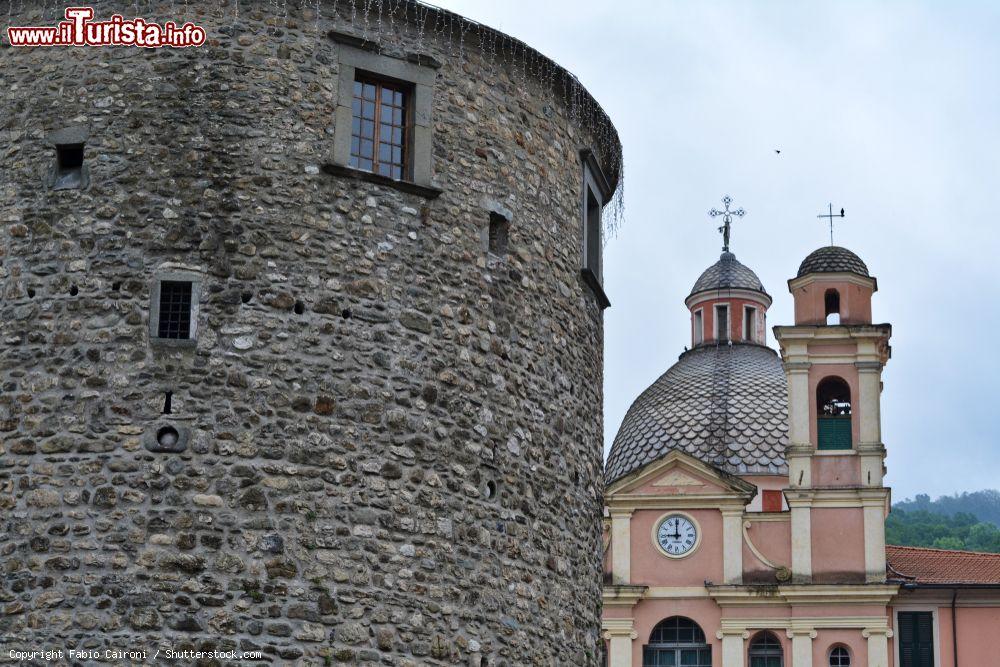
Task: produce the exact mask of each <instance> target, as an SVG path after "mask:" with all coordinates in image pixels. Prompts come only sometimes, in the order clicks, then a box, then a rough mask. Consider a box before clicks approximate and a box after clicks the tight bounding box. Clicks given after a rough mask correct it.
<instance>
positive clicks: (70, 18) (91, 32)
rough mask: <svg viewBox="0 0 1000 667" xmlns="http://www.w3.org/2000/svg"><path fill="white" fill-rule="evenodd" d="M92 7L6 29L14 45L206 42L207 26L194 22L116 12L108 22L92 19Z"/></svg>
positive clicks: (148, 46)
mask: <svg viewBox="0 0 1000 667" xmlns="http://www.w3.org/2000/svg"><path fill="white" fill-rule="evenodd" d="M93 18H94V8H93V7H67V8H66V20H65V21H60V22H59V25H56V26H23V27H13V26H11V27H9V28H7V39H9V40H10V44H11V46H141V47H143V48H146V49H157V48H161V47H164V46H170V47H174V48H182V47H185V46H201V45H202V44H204V43H205V29H204V28H202V27H200V26H197V25H195V24H193V23H191V22H188V23H185V24H184V25H181V26H178V25H177V24H176V23H174V22H173V21H167V22H166V23H164V24H163V25H160V24H159V23H151V22H147V21H145V20H143V19H140V18H134V19H126V18H124V17H123V16H121V15H119V14H115V15H114V16H112V17H111V19H110V20H108V21H92V20H91V19H93Z"/></svg>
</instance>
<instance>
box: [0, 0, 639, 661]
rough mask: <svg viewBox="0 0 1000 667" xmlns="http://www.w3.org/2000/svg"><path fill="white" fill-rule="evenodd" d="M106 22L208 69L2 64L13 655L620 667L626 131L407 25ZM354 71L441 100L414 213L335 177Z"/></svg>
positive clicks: (87, 51)
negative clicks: (611, 463) (183, 28)
mask: <svg viewBox="0 0 1000 667" xmlns="http://www.w3.org/2000/svg"><path fill="white" fill-rule="evenodd" d="M24 4H25V8H24V10H23V12H21V13H20V14H16V13H15V14H14V15H13V16H12V17H11V20H10V24H11V25H51V24H54V23H55V22H56V21H57V20H58V19H59V18H60V17H59V16H57V15H56V13H55V12H56V11H57V9H56V8H52V7H50V8H47V9H46V8H45V4H46V3H37V4H33V3H31V2H27V3H24ZM91 4H92V5H93V6H94V9H95V15H96V17H97V18H107V17H110V16H111V14H113V13H116V12H121V13H123V14H125V15H126V16H128V17H131V16H133V15H139V16H142V17H144V18H146V19H147V20H149V21H157V22H161V23H162V22H163V21H166V20H175V21H183V20H190V21H193V22H195V23H197V24H198V25H200V26H203V27H204V28H205V29H206V31H207V33H208V42H207V43H206V45H205V46H203V47H197V48H196V47H191V48H187V49H153V50H145V49H140V48H123V47H114V48H103V47H102V48H92V47H77V48H64V47H50V48H34V49H21V48H17V49H15V48H9V47H6V45H5V48H2V49H0V61H2V68H0V80H2V82H3V88H4V90H5V104H4V110H5V113H4V115H3V117H2V118H0V136H2V137H3V140H2V141H0V150H3V151H4V152H5V156H4V167H3V171H4V178H3V180H2V181H0V220H2V224H0V505H2V508H3V525H4V529H3V531H2V533H3V536H2V543H0V554H2V555H0V564H2V567H3V572H4V577H3V580H2V583H0V596H2V606H3V608H4V615H3V616H0V635H2V636H3V637H4V638H5V643H8V644H9V643H11V642H12V641H15V640H16V641H23V642H26V645H39V644H61V645H66V646H82V645H86V646H89V647H91V648H95V649H98V650H103V649H105V648H110V647H111V646H112V645H117V646H120V645H127V644H135V645H140V644H141V645H144V646H152V645H153V644H156V645H158V646H160V645H162V646H171V647H173V648H174V649H175V650H179V649H180V648H185V647H186V648H192V649H200V650H210V649H219V650H233V649H236V650H240V651H245V650H255V649H260V650H263V651H264V652H265V654H266V655H267V656H269V657H270V658H271V659H272V660H287V661H294V660H300V659H301V660H309V661H317V662H318V661H321V660H322V659H323V658H327V659H330V660H332V661H334V662H337V661H340V662H352V661H353V663H356V664H376V663H384V662H392V663H393V664H398V665H418V664H420V665H425V664H430V665H438V664H440V665H444V664H463V665H464V664H475V665H477V666H479V665H490V666H492V665H503V664H506V665H529V664H530V665H556V664H558V665H565V664H574V665H595V664H597V661H598V654H599V652H600V650H601V649H600V639H599V637H598V632H599V627H600V626H599V623H600V619H599V617H600V605H601V555H600V549H599V548H598V545H599V544H600V516H601V491H602V481H601V476H602V474H601V473H602V456H601V442H602V413H601V405H602V363H603V359H602V342H603V334H602V305H603V304H602V299H603V293H601V294H597V293H596V292H595V287H594V285H593V280H592V277H591V278H587V277H586V275H585V274H581V266H582V265H583V263H584V258H583V257H582V255H583V249H584V245H585V242H586V239H585V238H584V225H583V224H582V221H581V208H582V206H583V205H582V202H583V201H584V199H585V198H584V196H583V194H584V193H583V182H584V177H583V173H584V169H585V168H587V167H585V165H588V164H589V165H590V167H589V168H590V169H591V171H600V172H603V173H601V174H599V177H597V178H593V175H592V177H591V180H594V181H596V182H598V183H599V184H600V185H601V187H602V189H604V190H605V192H603V194H604V195H605V196H610V193H611V192H612V191H613V190H614V189H615V187H616V183H617V179H618V173H619V166H620V147H619V145H618V143H617V136H616V135H615V133H614V130H613V128H611V127H610V123H608V122H607V119H606V117H604V115H603V112H600V110H599V107H597V106H596V104H594V103H593V100H591V99H590V98H589V96H588V95H587V94H586V93H585V91H582V89H579V88H573V87H570V88H567V89H566V91H568V92H566V91H563V89H562V88H560V85H561V84H560V82H563V84H565V82H567V81H569V80H570V79H569V78H568V75H567V74H566V73H565V72H564V71H563V70H561V69H559V68H558V67H555V66H550V65H546V63H547V62H548V61H545V60H544V59H543V58H542V57H541V56H539V55H538V54H536V53H535V52H533V51H531V50H530V49H526V48H524V47H523V45H520V47H518V46H517V45H518V44H520V43H519V42H518V43H515V42H512V41H509V40H508V38H506V37H505V36H503V35H500V34H499V33H494V32H492V31H490V30H489V29H488V28H484V27H482V26H476V25H475V24H469V23H465V22H463V21H462V20H461V19H459V18H458V17H455V16H454V15H451V14H449V13H447V12H443V11H439V10H433V9H430V8H427V7H426V6H422V7H417V6H415V5H413V4H412V3H403V4H402V6H403V7H404V8H405V12H406V13H405V14H397V15H395V16H392V15H390V13H389V11H388V5H386V11H385V12H384V13H380V14H379V15H375V14H374V13H373V14H372V15H371V16H367V17H365V16H352V13H356V14H358V15H361V14H363V7H365V6H367V5H362V4H360V3H355V5H354V6H352V4H351V3H346V2H341V3H339V5H337V4H335V3H332V2H325V1H324V2H321V3H318V4H316V5H315V6H312V5H313V3H304V4H305V5H310V6H309V7H306V6H303V5H298V4H296V3H292V2H289V3H287V6H286V5H285V3H282V7H283V9H277V8H276V6H275V5H274V4H271V3H254V2H248V0H240V2H239V3H238V5H236V4H233V3H218V4H217V3H190V5H189V4H188V3H180V2H176V3H155V4H151V3H147V2H139V3H138V4H136V3H134V2H127V3H114V2H105V1H102V0H97V1H95V2H93V3H91ZM393 4H396V3H393ZM371 6H372V11H373V12H374V11H375V8H376V6H378V7H381V6H382V4H381V3H372V5H371ZM237 12H238V13H237ZM418 12H419V13H418ZM414 17H419V18H414ZM421 24H422V27H421ZM460 28H461V29H462V30H461V31H460V30H459V29H460ZM460 32H461V33H462V34H463V35H464V41H462V42H459V40H458V37H457V36H458V35H459V34H460ZM505 44H506V45H508V47H509V46H510V45H511V44H513V45H514V46H513V47H512V48H513V56H510V55H509V54H508V56H504V55H503V54H504V52H503V50H502V48H500V47H501V46H503V45H505ZM519 48H520V49H521V50H520V51H519V50H518V49H519ZM498 54H499V55H498ZM505 58H506V60H505ZM522 59H523V60H522ZM347 68H352V69H351V71H356V72H359V73H374V74H384V75H385V76H386V77H387V79H388V80H395V81H403V82H404V83H405V84H406V85H407V86H410V87H409V88H407V90H408V91H411V92H412V94H413V95H414V96H415V97H416V101H415V103H414V107H412V108H411V110H410V111H411V112H412V113H413V114H414V117H413V134H412V136H411V139H410V140H411V141H412V142H413V143H412V144H411V150H412V154H411V157H412V158H413V159H414V160H418V161H419V164H416V165H413V166H412V171H411V178H410V179H408V180H409V184H405V183H404V184H399V183H391V182H388V180H387V179H379V178H374V177H368V176H365V175H364V174H359V173H356V172H354V171H352V170H351V169H350V168H346V166H345V165H344V164H343V163H342V160H341V158H342V157H343V156H344V153H343V151H344V146H345V143H344V142H345V141H346V145H347V146H348V148H349V147H350V134H349V133H348V134H347V138H346V140H345V138H344V136H345V135H344V132H345V130H347V129H348V128H347V127H346V126H345V125H344V124H343V123H344V117H345V116H344V114H345V111H344V110H345V109H346V110H347V111H346V113H347V114H348V116H347V118H348V119H350V115H349V114H350V100H349V99H347V94H348V93H350V90H351V89H350V83H351V79H350V78H345V72H347V71H348V69H347ZM345 81H346V83H347V88H346V90H345V87H344V83H345ZM338 125H339V127H338ZM60 133H61V134H60ZM67 136H72V138H73V140H74V141H83V142H84V153H83V156H84V169H85V171H84V172H83V179H82V180H83V182H82V183H80V185H81V187H76V188H72V187H71V188H69V189H56V188H55V187H54V185H55V184H56V183H57V182H58V178H59V175H58V174H57V173H56V174H54V173H53V172H54V170H56V168H55V167H54V166H53V165H54V160H55V149H54V144H55V143H58V142H59V141H64V142H65V141H67V139H66V137H67ZM581 150H583V151H584V152H583V153H582V154H581ZM497 216H499V218H502V220H501V221H500V222H501V225H500V227H502V226H503V224H502V223H504V221H505V222H506V225H507V233H508V234H509V238H508V239H507V240H506V243H504V244H503V245H500V246H496V245H492V244H491V243H492V241H491V234H490V232H491V221H492V222H493V223H496V222H497V220H498V217H497ZM175 282H184V283H186V284H190V285H191V286H192V288H191V289H192V297H193V299H194V300H195V301H196V304H195V305H194V308H193V310H192V311H191V312H192V318H193V323H192V325H191V333H192V335H193V337H192V338H191V339H189V340H187V341H182V342H178V341H169V340H159V339H158V333H159V332H160V331H159V329H158V328H157V326H156V325H157V323H158V322H159V321H161V320H162V318H165V317H167V315H166V313H165V312H161V310H162V308H161V304H162V303H165V302H162V301H160V300H158V297H160V296H162V294H163V293H164V290H169V289H170V285H169V284H168V283H175ZM151 318H156V320H157V321H153V319H151ZM164 429H168V430H169V429H172V430H173V435H170V434H169V433H168V432H167V431H164ZM164 433H167V436H164V435H163V434H164Z"/></svg>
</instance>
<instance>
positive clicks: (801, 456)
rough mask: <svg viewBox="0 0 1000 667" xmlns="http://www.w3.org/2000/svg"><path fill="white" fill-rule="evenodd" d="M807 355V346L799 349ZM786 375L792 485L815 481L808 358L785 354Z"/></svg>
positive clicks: (803, 354)
mask: <svg viewBox="0 0 1000 667" xmlns="http://www.w3.org/2000/svg"><path fill="white" fill-rule="evenodd" d="M800 352H801V357H802V358H805V356H806V350H805V348H804V347H803V349H802V350H801V351H800ZM786 357H787V359H789V360H788V361H785V376H786V377H787V378H788V443H789V444H788V449H787V451H786V457H787V460H788V483H789V486H792V487H799V486H801V487H809V486H811V485H812V453H813V445H812V442H811V441H810V440H809V397H810V393H809V368H810V367H811V366H812V364H811V363H810V362H808V361H798V360H793V359H797V358H798V356H797V355H796V356H794V357H793V356H792V355H791V353H788V354H787V355H786Z"/></svg>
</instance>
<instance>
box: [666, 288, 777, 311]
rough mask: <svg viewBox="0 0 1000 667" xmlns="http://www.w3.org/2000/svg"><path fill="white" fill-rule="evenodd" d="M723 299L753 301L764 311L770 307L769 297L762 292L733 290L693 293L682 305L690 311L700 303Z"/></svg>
mask: <svg viewBox="0 0 1000 667" xmlns="http://www.w3.org/2000/svg"><path fill="white" fill-rule="evenodd" d="M725 299H743V300H745V301H754V302H756V303H759V304H761V305H763V306H764V310H767V309H768V308H770V306H771V297H770V296H768V295H767V294H764V293H763V292H757V291H755V290H748V289H734V288H723V289H710V290H701V291H699V292H695V293H694V294H691V295H690V296H688V298H686V299H684V305H686V306H687V307H688V308H689V309H690V308H694V307H695V306H696V305H698V304H700V303H705V302H706V301H720V300H725Z"/></svg>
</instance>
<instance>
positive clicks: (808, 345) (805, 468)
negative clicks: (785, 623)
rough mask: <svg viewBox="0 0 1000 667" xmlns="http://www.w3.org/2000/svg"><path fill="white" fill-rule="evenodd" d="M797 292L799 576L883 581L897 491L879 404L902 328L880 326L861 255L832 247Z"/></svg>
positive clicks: (789, 353) (791, 501) (792, 471)
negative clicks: (888, 481)
mask: <svg viewBox="0 0 1000 667" xmlns="http://www.w3.org/2000/svg"><path fill="white" fill-rule="evenodd" d="M788 289H789V291H790V292H791V293H792V297H793V299H794V301H795V324H794V325H793V326H776V327H774V335H775V338H776V339H777V341H778V344H779V346H780V348H781V357H782V360H783V362H784V368H785V375H786V377H787V381H788V421H789V433H788V450H787V452H786V455H787V460H788V487H787V488H786V490H785V497H786V499H787V501H788V506H789V508H790V510H791V514H792V516H791V522H792V575H793V578H794V579H795V580H796V581H799V582H814V583H860V582H883V581H885V526H884V521H885V516H886V513H887V512H888V509H889V489H888V488H886V487H884V486H883V484H882V480H883V477H884V474H885V447H884V445H883V444H882V433H881V412H880V408H879V404H880V395H881V390H882V368H883V367H884V365H885V363H886V362H887V361H888V359H889V355H890V347H889V337H890V336H891V333H892V328H891V327H890V326H889V325H888V324H872V314H871V313H872V309H871V301H872V295H873V294H874V292H875V291H876V290H877V289H878V283H877V281H876V280H875V278H874V277H872V276H870V275H869V273H868V267H867V266H865V263H864V262H862V261H861V259H860V258H859V257H858V256H857V255H855V254H854V253H853V252H851V251H850V250H847V249H846V248H841V247H837V246H829V247H824V248H820V249H819V250H816V251H815V252H813V253H811V254H810V255H809V256H808V257H806V258H805V260H803V262H802V264H801V265H800V266H799V271H798V274H797V275H796V277H795V278H793V279H791V280H789V281H788ZM817 528H818V529H817ZM813 546H816V547H817V548H816V552H817V554H821V557H820V558H817V559H814V558H813V553H812V551H813Z"/></svg>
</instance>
